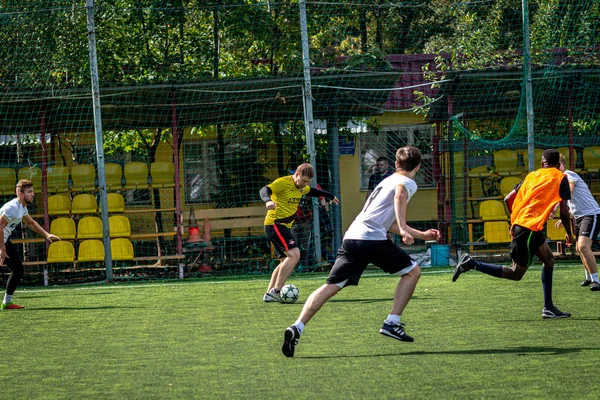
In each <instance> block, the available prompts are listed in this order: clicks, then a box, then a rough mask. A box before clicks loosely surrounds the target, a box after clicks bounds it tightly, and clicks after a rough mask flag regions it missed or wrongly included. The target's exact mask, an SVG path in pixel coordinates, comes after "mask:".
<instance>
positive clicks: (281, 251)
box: [265, 222, 298, 258]
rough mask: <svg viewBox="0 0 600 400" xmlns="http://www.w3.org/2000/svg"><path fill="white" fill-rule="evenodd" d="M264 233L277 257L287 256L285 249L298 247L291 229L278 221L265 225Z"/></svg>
mask: <svg viewBox="0 0 600 400" xmlns="http://www.w3.org/2000/svg"><path fill="white" fill-rule="evenodd" d="M265 234H266V235H267V237H268V238H269V240H270V241H271V243H273V246H274V248H275V254H276V255H277V257H279V258H285V257H287V255H286V254H285V252H286V251H288V250H290V249H293V248H294V247H298V241H297V240H296V237H295V236H294V234H293V233H292V231H291V229H290V228H288V227H287V226H285V225H283V224H280V223H278V222H275V224H273V225H265Z"/></svg>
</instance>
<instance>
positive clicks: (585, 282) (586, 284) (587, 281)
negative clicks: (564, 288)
mask: <svg viewBox="0 0 600 400" xmlns="http://www.w3.org/2000/svg"><path fill="white" fill-rule="evenodd" d="M591 284H592V281H590V280H587V279H586V280H585V281H582V282H581V286H590V285H591Z"/></svg>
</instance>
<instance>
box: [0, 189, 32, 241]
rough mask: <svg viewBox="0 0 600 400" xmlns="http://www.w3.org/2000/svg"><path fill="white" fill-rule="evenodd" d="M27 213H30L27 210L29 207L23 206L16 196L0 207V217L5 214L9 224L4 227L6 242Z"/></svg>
mask: <svg viewBox="0 0 600 400" xmlns="http://www.w3.org/2000/svg"><path fill="white" fill-rule="evenodd" d="M25 215H29V211H27V207H23V204H21V202H20V201H19V199H18V198H16V197H15V198H14V199H12V200H11V201H9V202H7V203H6V204H4V205H3V206H2V208H0V218H2V216H4V217H5V218H6V219H7V220H8V225H6V227H5V228H4V243H6V241H7V240H8V238H9V236H10V235H11V234H12V233H13V231H14V230H15V228H16V227H17V225H19V224H20V223H21V220H22V219H23V217H24V216H25Z"/></svg>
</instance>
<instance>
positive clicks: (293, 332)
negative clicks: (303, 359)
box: [281, 325, 300, 357]
mask: <svg viewBox="0 0 600 400" xmlns="http://www.w3.org/2000/svg"><path fill="white" fill-rule="evenodd" d="M299 338H300V332H298V328H296V327H295V326H294V325H292V326H290V327H289V328H286V330H285V333H284V334H283V344H282V345H281V352H282V353H283V355H284V356H286V357H294V351H295V350H296V346H297V345H298V339H299Z"/></svg>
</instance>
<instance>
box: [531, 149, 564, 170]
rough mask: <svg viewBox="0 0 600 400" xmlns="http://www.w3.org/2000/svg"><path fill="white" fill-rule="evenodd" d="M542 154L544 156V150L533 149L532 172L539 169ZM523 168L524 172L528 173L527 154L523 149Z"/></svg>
mask: <svg viewBox="0 0 600 400" xmlns="http://www.w3.org/2000/svg"><path fill="white" fill-rule="evenodd" d="M542 154H544V149H533V169H534V170H536V169H538V168H540V167H541V165H542ZM565 157H566V156H565ZM523 167H524V169H525V170H526V171H529V153H528V152H527V149H525V150H524V151H523Z"/></svg>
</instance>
